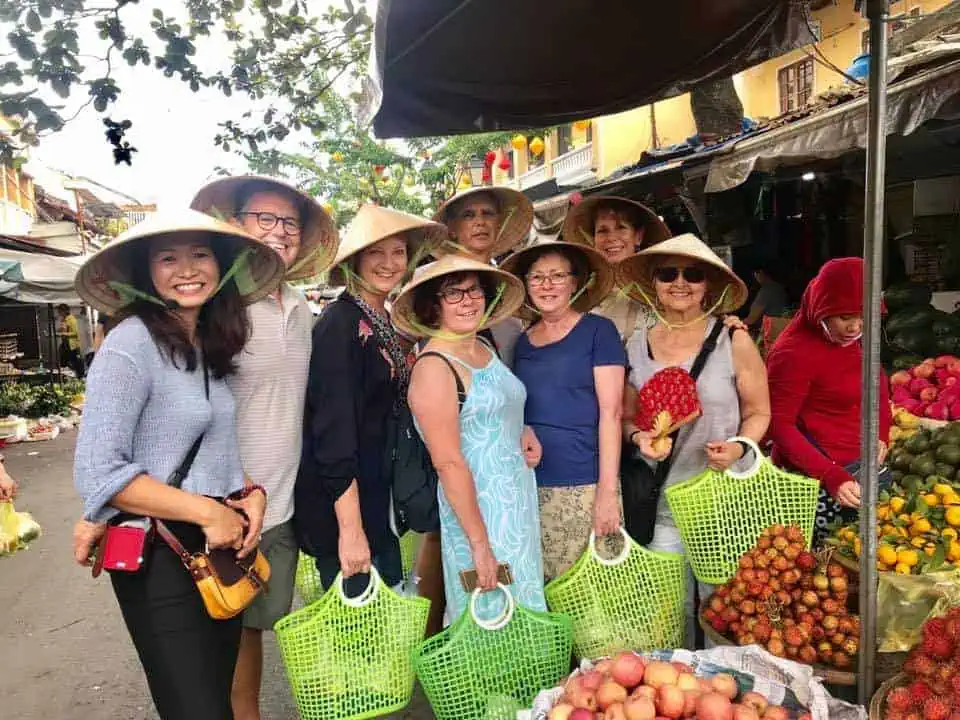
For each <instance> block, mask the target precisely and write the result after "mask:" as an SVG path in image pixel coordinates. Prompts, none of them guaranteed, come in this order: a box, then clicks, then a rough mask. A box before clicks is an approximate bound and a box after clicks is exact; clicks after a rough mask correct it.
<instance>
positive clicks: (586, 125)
mask: <svg viewBox="0 0 960 720" xmlns="http://www.w3.org/2000/svg"><path fill="white" fill-rule="evenodd" d="M573 129H574V130H576V131H577V132H579V133H585V132H586V131H587V130H589V129H590V121H589V120H577V121H576V122H575V123H574V124H573Z"/></svg>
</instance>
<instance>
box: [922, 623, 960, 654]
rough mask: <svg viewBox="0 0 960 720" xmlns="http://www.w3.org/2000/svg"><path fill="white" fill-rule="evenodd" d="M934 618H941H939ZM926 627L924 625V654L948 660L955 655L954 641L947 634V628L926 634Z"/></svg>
mask: <svg viewBox="0 0 960 720" xmlns="http://www.w3.org/2000/svg"><path fill="white" fill-rule="evenodd" d="M934 619H935V620H939V618H934ZM931 622H932V621H931ZM945 624H946V623H944V625H945ZM926 627H927V626H925V627H924V636H923V643H922V644H921V645H920V650H921V651H922V652H923V654H924V655H929V656H930V657H932V658H935V659H937V660H948V659H949V658H951V657H953V641H952V640H951V639H950V638H948V637H947V636H946V628H944V630H943V632H942V633H937V634H936V635H928V634H926Z"/></svg>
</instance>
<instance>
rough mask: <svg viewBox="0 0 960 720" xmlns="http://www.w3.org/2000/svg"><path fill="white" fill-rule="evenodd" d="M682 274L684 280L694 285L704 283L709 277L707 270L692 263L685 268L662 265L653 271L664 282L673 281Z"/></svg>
mask: <svg viewBox="0 0 960 720" xmlns="http://www.w3.org/2000/svg"><path fill="white" fill-rule="evenodd" d="M681 275H683V279H684V280H686V281H687V282H688V283H692V284H694V285H697V284H699V283H702V282H703V281H704V280H706V279H707V273H706V271H704V269H703V268H701V267H697V266H696V265H690V266H688V267H685V268H677V267H669V266H662V267H658V268H657V269H656V270H654V271H653V277H654V278H656V279H657V280H659V281H660V282H662V283H672V282H674V281H675V280H676V279H677V278H678V277H680V276H681Z"/></svg>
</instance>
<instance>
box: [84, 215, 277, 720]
mask: <svg viewBox="0 0 960 720" xmlns="http://www.w3.org/2000/svg"><path fill="white" fill-rule="evenodd" d="M231 270H234V271H236V272H235V273H231V272H230V271H231ZM282 274H283V261H282V259H281V258H280V256H279V255H278V254H277V253H276V252H275V251H273V250H272V249H270V248H268V247H267V246H265V245H262V244H260V243H258V242H257V241H256V239H254V238H253V237H251V236H249V235H247V233H245V232H244V231H242V230H240V229H239V228H236V227H234V226H232V225H228V224H226V223H223V222H220V221H218V220H215V219H213V218H211V217H208V216H206V215H202V214H200V213H196V212H193V211H182V213H181V214H179V215H175V216H173V217H172V218H171V217H168V216H164V215H158V216H157V217H155V218H153V219H151V220H146V221H144V222H142V223H140V224H138V225H136V226H134V227H133V228H131V229H130V230H128V231H126V232H125V233H122V234H121V235H120V236H119V237H117V238H116V239H115V240H114V241H113V242H111V243H110V244H109V245H107V246H106V247H105V248H104V249H102V250H100V251H99V252H98V253H97V254H96V255H94V256H92V257H91V258H90V259H89V260H87V261H86V263H85V264H84V265H83V267H82V268H81V269H80V272H79V274H78V275H77V282H76V286H77V291H78V293H79V294H80V296H81V297H82V298H83V299H84V300H85V301H86V302H87V303H89V304H90V305H91V306H93V307H94V308H96V309H97V310H99V311H100V312H107V313H110V315H111V316H112V317H116V319H117V325H116V327H115V328H114V329H113V331H112V332H111V333H110V335H108V336H107V338H106V340H104V343H103V345H102V347H101V348H100V351H99V352H98V353H97V355H96V358H95V360H94V362H93V365H92V366H91V368H90V375H89V377H88V380H87V394H86V405H85V408H84V415H83V424H82V425H81V426H80V434H79V435H78V437H77V448H76V457H75V462H74V483H75V485H76V487H77V490H78V491H79V493H80V495H81V497H82V498H83V503H84V519H85V520H86V521H90V522H93V523H102V522H106V521H109V522H111V523H117V522H120V521H124V522H130V521H134V522H138V523H140V522H143V519H144V518H145V517H148V518H158V519H162V520H164V521H166V524H167V526H168V527H169V529H170V530H171V531H172V532H173V534H174V535H176V536H177V538H178V539H179V540H180V542H181V543H182V544H183V546H184V547H185V548H186V549H187V551H188V552H190V553H194V552H199V551H202V550H203V549H204V547H205V546H206V547H210V548H234V549H235V550H237V552H238V555H240V556H244V555H247V554H249V553H250V552H251V551H253V550H254V549H255V548H256V546H257V544H258V543H259V540H260V527H261V524H262V521H263V516H264V510H265V508H266V502H267V498H266V493H265V492H263V488H262V487H259V486H253V485H252V484H250V481H249V480H247V479H246V478H245V476H244V472H243V466H242V462H241V458H240V451H239V448H238V447H237V426H236V421H235V417H234V401H233V395H232V394H231V392H230V389H229V387H228V386H227V382H226V378H227V377H228V376H229V375H231V374H233V373H234V372H235V370H236V364H235V357H236V355H237V353H239V352H240V350H241V349H242V348H243V346H244V344H245V343H246V340H247V337H248V325H247V316H246V310H245V308H244V305H245V304H250V303H253V302H256V301H258V300H260V299H262V298H264V297H266V296H267V295H268V294H269V293H271V292H273V291H274V290H275V289H276V287H277V285H278V284H279V282H280V279H281V277H282ZM198 442H199V444H197V443H198ZM191 448H197V449H196V452H195V455H194V456H193V460H192V462H189V461H188V460H187V458H188V456H189V455H190V454H191V452H192V450H191ZM188 462H189V470H188V472H187V473H186V476H185V478H184V479H183V483H182V486H181V487H180V488H177V487H173V486H171V485H170V484H169V478H170V477H171V476H172V475H173V473H174V471H175V470H176V469H178V468H181V467H183V466H184V465H185V464H187V463H188ZM238 511H243V513H244V514H243V515H242V514H241V513H240V512H238ZM84 527H88V528H91V529H93V534H94V535H95V534H96V529H97V528H98V526H97V525H89V524H88V523H81V525H80V528H84ZM108 532H109V530H108ZM90 539H93V538H90ZM148 542H149V540H148ZM145 550H147V551H148V552H145V553H144V555H143V557H144V558H145V563H144V565H143V567H141V568H140V569H139V570H137V571H136V572H128V571H123V570H122V568H120V567H119V566H118V567H117V568H116V569H114V570H113V571H112V572H111V574H110V580H111V583H112V585H113V590H114V594H115V595H116V597H117V602H118V604H119V605H120V610H121V612H122V613H123V619H124V621H125V623H126V626H127V630H128V632H129V633H130V637H131V638H132V640H133V644H134V646H135V647H136V649H137V654H138V655H139V657H140V662H141V664H142V665H143V670H144V673H145V674H146V676H147V683H148V684H149V686H150V693H151V695H152V696H153V702H154V705H155V706H156V708H157V712H158V713H159V715H160V717H161V718H164V720H228V719H229V718H232V717H233V713H232V710H231V706H230V690H231V683H232V680H233V673H234V668H235V667H236V663H237V653H238V650H239V646H240V632H241V619H240V617H235V618H233V619H231V620H214V619H213V618H212V617H210V615H209V614H208V613H207V611H206V610H205V608H204V604H203V600H202V599H201V597H200V593H199V592H198V590H197V587H196V584H195V582H194V578H193V577H192V576H191V574H190V572H189V571H188V570H187V569H186V568H185V567H184V565H183V564H182V561H181V559H180V557H179V556H178V554H177V553H175V552H174V551H173V550H172V549H171V548H170V547H169V546H168V545H167V544H166V543H165V542H163V541H162V540H159V539H157V540H154V541H153V542H152V543H150V544H149V545H148V546H147V547H146V548H145ZM79 559H82V558H79Z"/></svg>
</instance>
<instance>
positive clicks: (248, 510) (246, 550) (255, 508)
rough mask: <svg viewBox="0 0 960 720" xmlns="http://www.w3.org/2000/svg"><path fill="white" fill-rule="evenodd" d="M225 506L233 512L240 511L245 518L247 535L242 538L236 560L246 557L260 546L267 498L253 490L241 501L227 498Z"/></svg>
mask: <svg viewBox="0 0 960 720" xmlns="http://www.w3.org/2000/svg"><path fill="white" fill-rule="evenodd" d="M227 505H228V506H230V507H232V508H233V509H234V510H242V511H243V512H244V514H246V516H247V522H248V525H247V534H246V535H245V536H244V538H243V545H242V546H241V548H240V550H238V551H237V557H238V558H242V557H246V556H247V555H249V554H250V552H251V551H252V550H253V549H254V548H255V547H257V545H259V544H260V531H261V530H262V529H263V514H264V513H265V512H266V510H267V496H266V495H264V494H263V491H261V490H254V491H253V492H252V493H250V494H249V495H247V496H246V497H245V498H243V499H242V500H230V499H229V498H228V499H227Z"/></svg>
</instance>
